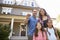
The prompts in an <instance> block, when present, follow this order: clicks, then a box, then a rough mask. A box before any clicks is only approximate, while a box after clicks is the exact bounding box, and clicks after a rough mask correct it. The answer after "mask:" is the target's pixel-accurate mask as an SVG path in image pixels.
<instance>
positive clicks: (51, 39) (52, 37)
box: [47, 20, 58, 40]
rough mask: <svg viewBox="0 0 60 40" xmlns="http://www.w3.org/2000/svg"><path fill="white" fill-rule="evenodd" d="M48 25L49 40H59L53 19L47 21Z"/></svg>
mask: <svg viewBox="0 0 60 40" xmlns="http://www.w3.org/2000/svg"><path fill="white" fill-rule="evenodd" d="M47 26H48V28H47V36H48V40H57V38H58V34H57V30H56V29H55V28H54V27H53V25H52V20H48V21H47Z"/></svg>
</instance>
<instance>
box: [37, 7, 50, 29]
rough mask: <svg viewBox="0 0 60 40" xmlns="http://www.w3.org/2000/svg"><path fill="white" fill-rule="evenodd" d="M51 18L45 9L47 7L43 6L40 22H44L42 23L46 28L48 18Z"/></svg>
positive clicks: (40, 12)
mask: <svg viewBox="0 0 60 40" xmlns="http://www.w3.org/2000/svg"><path fill="white" fill-rule="evenodd" d="M48 19H50V16H49V15H48V14H47V12H46V11H45V9H43V8H41V9H40V11H39V18H38V20H39V21H40V22H42V25H43V27H44V28H46V27H47V24H46V22H47V20H48Z"/></svg>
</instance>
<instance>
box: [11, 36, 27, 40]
mask: <svg viewBox="0 0 60 40" xmlns="http://www.w3.org/2000/svg"><path fill="white" fill-rule="evenodd" d="M10 40H28V37H23V36H22V37H20V36H12V37H11V39H10Z"/></svg>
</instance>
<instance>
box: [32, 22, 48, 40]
mask: <svg viewBox="0 0 60 40" xmlns="http://www.w3.org/2000/svg"><path fill="white" fill-rule="evenodd" d="M33 40H47V34H46V31H44V29H43V28H42V24H41V23H40V22H38V23H37V24H36V29H35V33H34V35H33Z"/></svg>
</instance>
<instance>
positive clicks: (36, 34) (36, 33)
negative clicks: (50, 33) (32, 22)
mask: <svg viewBox="0 0 60 40" xmlns="http://www.w3.org/2000/svg"><path fill="white" fill-rule="evenodd" d="M37 23H38V22H37ZM39 23H40V22H39ZM40 24H41V23H40ZM36 26H37V24H36ZM40 30H41V31H42V35H43V31H44V28H43V26H42V24H41V29H40ZM37 36H38V29H37V27H36V29H35V37H37ZM43 36H44V35H43Z"/></svg>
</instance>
